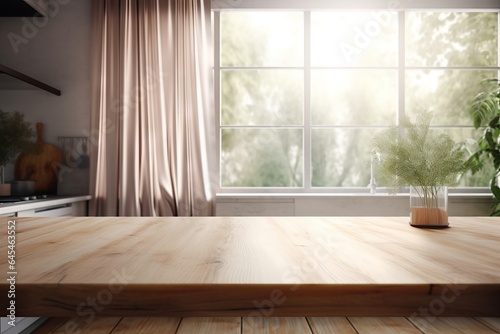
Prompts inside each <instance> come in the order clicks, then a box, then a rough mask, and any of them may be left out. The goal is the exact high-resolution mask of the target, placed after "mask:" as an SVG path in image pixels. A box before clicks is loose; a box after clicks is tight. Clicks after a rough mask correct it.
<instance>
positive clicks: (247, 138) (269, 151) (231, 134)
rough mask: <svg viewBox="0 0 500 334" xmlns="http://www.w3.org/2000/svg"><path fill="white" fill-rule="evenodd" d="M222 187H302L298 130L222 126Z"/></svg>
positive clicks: (300, 144)
mask: <svg viewBox="0 0 500 334" xmlns="http://www.w3.org/2000/svg"><path fill="white" fill-rule="evenodd" d="M221 136H222V138H221V151H222V153H221V178H222V186H223V187H302V175H303V157H302V146H303V144H302V142H303V140H302V130H301V129H222V130H221Z"/></svg>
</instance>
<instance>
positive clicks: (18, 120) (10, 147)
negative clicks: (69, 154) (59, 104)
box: [0, 110, 35, 195]
mask: <svg viewBox="0 0 500 334" xmlns="http://www.w3.org/2000/svg"><path fill="white" fill-rule="evenodd" d="M34 137H35V131H33V129H32V128H31V126H30V123H29V122H26V121H24V115H23V114H21V113H19V112H17V111H15V112H5V111H2V110H0V185H3V184H4V183H5V177H4V168H5V165H6V164H7V163H9V162H11V161H12V160H13V159H14V158H15V157H16V155H17V154H18V153H19V152H21V151H25V150H32V149H34V142H33V138H34ZM9 186H10V185H9ZM2 188H3V190H2V194H4V195H8V194H10V188H9V187H8V186H6V185H3V187H2ZM7 188H8V189H7Z"/></svg>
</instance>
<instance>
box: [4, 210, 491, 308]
mask: <svg viewBox="0 0 500 334" xmlns="http://www.w3.org/2000/svg"><path fill="white" fill-rule="evenodd" d="M16 221H17V244H16V252H17V254H16V255H17V258H16V260H17V265H16V269H17V271H18V273H19V274H18V277H17V282H16V286H17V291H16V303H17V305H16V306H17V312H18V315H19V316H74V314H75V312H78V311H80V312H82V311H84V310H85V308H88V307H90V305H87V304H88V299H89V298H90V299H91V300H95V301H96V302H97V304H98V305H97V307H98V308H99V315H100V316H236V317H241V316H242V317H246V316H342V317H343V316H403V317H404V316H426V315H427V316H436V315H438V316H447V315H448V316H499V315H500V243H499V240H500V218H494V217H463V218H461V217H451V218H450V226H451V227H450V228H447V229H442V230H430V229H417V228H412V227H410V226H409V224H408V218H407V217H391V218H384V217H377V218H370V217H363V218H357V217H349V218H346V217H273V218H270V217H238V218H234V217H203V218H193V217H190V218H180V217H173V218H167V217H162V218H146V217H78V218H17V219H16ZM6 233H7V230H6V229H3V230H1V231H0V240H1V241H2V243H1V244H0V245H1V246H0V251H1V252H2V253H3V254H5V253H7V249H6V247H7V245H6V242H5V240H7V236H6ZM0 265H1V267H0V268H1V273H0V275H1V276H0V278H1V280H0V290H1V293H2V294H3V293H4V292H5V293H6V291H7V284H6V283H5V282H6V277H5V273H6V272H8V270H7V267H6V263H5V262H2V263H1V264H0ZM6 302H7V301H6V300H5V299H2V300H1V301H0V304H1V305H0V306H1V307H6V306H7V305H6ZM425 310H427V311H425Z"/></svg>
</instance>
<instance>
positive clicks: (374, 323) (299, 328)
mask: <svg viewBox="0 0 500 334" xmlns="http://www.w3.org/2000/svg"><path fill="white" fill-rule="evenodd" d="M491 319H494V320H495V321H498V320H499V319H500V318H490V320H491ZM420 320H421V321H419V322H416V323H413V322H412V320H410V319H408V318H356V317H349V318H342V317H335V318H329V317H322V318H304V317H294V318H276V317H268V318H255V317H252V318H240V317H229V318H220V317H219V318H210V317H208V318H207V317H201V318H121V319H120V318H94V319H93V320H92V321H91V322H88V323H82V324H81V326H79V327H77V328H74V331H65V328H70V327H69V326H70V325H71V326H73V320H72V319H64V318H52V319H49V320H48V322H47V323H45V324H44V325H42V326H41V327H39V328H38V329H36V330H35V331H34V332H33V333H32V334H54V333H80V334H118V333H120V334H123V333H134V334H135V333H141V334H156V333H161V334H186V333H187V334H194V333H196V334H227V333H230V334H252V333H257V334H351V333H356V334H406V333H417V334H434V333H438V334H498V333H500V332H499V331H498V330H495V328H492V327H488V326H485V325H484V324H483V323H482V320H483V319H482V318H424V319H420ZM426 322H428V323H430V324H431V325H428V324H427V323H426ZM49 324H50V325H52V326H45V325H49ZM54 324H57V326H55V327H54ZM110 326H113V328H112V329H111V330H109V331H108V328H109V327H110ZM124 328H126V329H125V331H124ZM437 330H438V331H437Z"/></svg>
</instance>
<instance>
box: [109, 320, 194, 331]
mask: <svg viewBox="0 0 500 334" xmlns="http://www.w3.org/2000/svg"><path fill="white" fill-rule="evenodd" d="M180 322H181V318H174V317H172V318H132V317H130V318H123V319H122V320H121V321H120V323H119V324H118V325H117V326H116V328H115V329H114V330H113V334H136V333H148V334H176V333H177V328H178V327H179V324H180ZM193 333H194V332H193Z"/></svg>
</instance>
